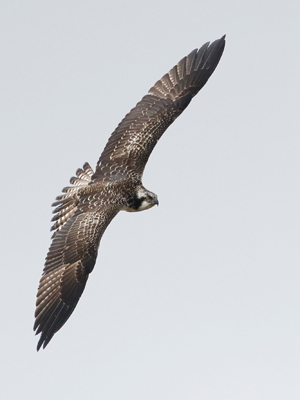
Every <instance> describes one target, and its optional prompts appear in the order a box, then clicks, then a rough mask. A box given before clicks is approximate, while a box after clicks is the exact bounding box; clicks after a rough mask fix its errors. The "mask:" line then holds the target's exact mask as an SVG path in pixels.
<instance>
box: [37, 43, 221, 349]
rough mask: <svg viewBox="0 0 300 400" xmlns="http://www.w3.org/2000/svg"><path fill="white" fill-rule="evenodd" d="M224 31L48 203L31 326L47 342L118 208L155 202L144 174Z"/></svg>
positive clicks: (78, 291)
mask: <svg viewBox="0 0 300 400" xmlns="http://www.w3.org/2000/svg"><path fill="white" fill-rule="evenodd" d="M224 46H225V36H223V37H222V38H221V39H218V40H216V41H214V42H213V43H211V44H210V43H206V44H204V45H203V46H202V47H201V48H200V49H199V50H198V49H195V50H193V51H192V52H191V53H190V54H189V55H187V56H186V57H184V58H183V59H182V60H181V61H179V63H178V64H177V65H175V67H173V68H172V69H171V70H170V71H169V72H168V73H167V74H166V75H164V76H163V77H162V78H161V79H160V80H159V81H157V82H156V83H155V85H154V86H152V87H151V89H150V90H149V92H148V94H147V95H146V96H144V97H143V98H142V100H141V101H140V102H139V103H137V105H136V106H135V107H134V108H133V109H132V110H131V111H130V112H129V113H128V114H127V115H126V116H125V118H124V119H123V120H122V121H121V123H120V124H119V125H118V127H117V128H116V130H115V131H114V132H113V133H112V135H111V136H110V138H109V140H108V143H107V144H106V147H105V148H104V151H103V153H102V154H101V156H100V158H99V161H98V163H97V166H96V169H95V171H93V170H92V168H91V167H90V165H89V164H88V163H85V164H84V165H83V168H82V169H78V170H77V172H76V175H77V177H73V178H71V180H70V183H71V184H72V185H73V186H71V187H66V188H64V189H63V194H62V195H61V196H58V197H57V198H56V201H55V202H54V203H53V206H55V207H56V208H55V210H54V211H53V213H54V214H55V215H54V217H53V219H52V221H55V223H54V225H53V226H52V228H51V230H54V234H53V236H52V239H53V240H52V243H51V246H50V248H49V251H48V254H47V257H46V261H45V266H44V270H43V275H42V278H41V280H40V283H39V287H38V292H37V300H36V311H35V318H36V319H35V324H34V330H35V331H36V334H39V333H41V336H40V338H39V342H38V345H37V350H39V349H40V347H41V346H43V348H45V347H46V346H47V344H48V343H49V341H50V340H51V339H52V337H53V335H54V334H55V333H56V332H57V331H58V330H59V329H60V328H61V327H62V326H63V325H64V323H65V322H66V321H67V320H68V318H69V317H70V315H71V314H72V312H73V311H74V309H75V307H76V305H77V302H78V300H79V299H80V296H81V295H82V292H83V290H84V288H85V285H86V282H87V279H88V277H89V274H90V273H91V272H92V271H93V268H94V265H95V263H96V258H97V253H98V247H99V243H100V239H101V237H102V235H103V233H104V231H105V229H106V228H107V226H108V225H109V223H110V222H111V220H112V219H113V218H114V217H115V216H116V215H117V214H118V212H119V211H121V210H125V211H142V210H147V209H149V208H151V207H153V206H154V205H158V199H157V196H156V194H154V193H152V192H150V191H149V190H147V189H145V187H144V186H143V184H142V175H143V171H144V168H145V165H146V163H147V161H148V158H149V156H150V154H151V152H152V150H153V148H154V146H155V145H156V143H157V141H158V140H159V138H160V137H161V136H162V134H163V133H164V132H165V130H166V129H167V128H168V127H169V126H170V125H171V124H172V122H173V121H174V120H175V119H176V118H177V117H178V116H179V115H180V114H181V113H182V111H183V110H184V109H185V108H186V107H187V106H188V104H189V103H190V101H191V99H192V98H193V97H194V96H195V95H196V94H197V93H198V92H199V90H200V89H201V88H202V87H203V86H204V85H205V84H206V82H207V80H208V79H209V77H210V76H211V74H212V73H213V72H214V70H215V68H216V66H217V65H218V63H219V60H220V58H221V56H222V53H223V50H224Z"/></svg>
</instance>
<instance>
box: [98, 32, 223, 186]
mask: <svg viewBox="0 0 300 400" xmlns="http://www.w3.org/2000/svg"><path fill="white" fill-rule="evenodd" d="M224 46H225V36H223V37H222V38H221V39H218V40H216V41H215V42H213V43H212V44H210V45H209V43H206V44H204V45H203V46H202V47H201V48H200V49H199V50H197V49H196V50H194V51H192V52H191V53H190V54H189V55H188V56H186V57H184V58H183V59H182V60H181V61H179V63H178V64H177V65H175V67H174V68H172V69H171V70H170V71H169V73H167V74H166V75H164V76H163V77H162V78H161V79H160V80H159V81H158V82H156V84H155V85H154V86H153V87H152V88H151V89H150V90H149V92H148V94H147V95H146V96H144V97H143V98H142V100H141V101H140V102H139V103H138V104H137V105H136V107H135V108H133V109H132V110H131V111H130V112H129V114H127V115H126V116H125V118H124V119H123V120H122V122H121V123H120V124H119V126H118V127H117V128H116V130H115V131H114V132H113V133H112V135H111V137H110V138H109V140H108V143H107V145H106V147H105V149H104V151H103V153H102V154H101V157H100V159H99V161H98V164H97V167H96V171H95V174H94V175H93V176H92V180H93V181H102V180H115V179H118V178H120V177H122V176H124V175H125V176H131V175H133V176H137V177H138V178H140V177H141V176H142V174H143V171H144V168H145V165H146V163H147V161H148V158H149V156H150V154H151V152H152V150H153V148H154V146H155V145H156V143H157V141H158V140H159V138H160V137H161V135H162V134H163V133H164V132H165V130H166V129H167V128H168V127H169V126H170V125H171V123H172V122H173V121H174V120H175V119H176V118H177V117H178V116H179V115H180V114H181V113H182V111H183V110H184V109H185V108H186V107H187V106H188V104H189V103H190V101H191V99H192V98H193V97H194V96H195V95H196V94H197V93H198V92H199V90H200V89H201V88H202V87H203V86H204V85H205V83H206V82H207V80H208V79H209V77H210V76H211V74H212V73H213V72H214V70H215V68H216V66H217V65H218V62H219V60H220V58H221V56H222V53H223V50H224Z"/></svg>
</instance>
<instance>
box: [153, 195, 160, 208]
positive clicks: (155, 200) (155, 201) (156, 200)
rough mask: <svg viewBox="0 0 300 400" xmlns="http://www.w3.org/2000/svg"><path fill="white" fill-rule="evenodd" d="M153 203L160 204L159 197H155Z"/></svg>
mask: <svg viewBox="0 0 300 400" xmlns="http://www.w3.org/2000/svg"><path fill="white" fill-rule="evenodd" d="M153 205H155V206H158V205H159V202H158V198H157V197H155V199H153Z"/></svg>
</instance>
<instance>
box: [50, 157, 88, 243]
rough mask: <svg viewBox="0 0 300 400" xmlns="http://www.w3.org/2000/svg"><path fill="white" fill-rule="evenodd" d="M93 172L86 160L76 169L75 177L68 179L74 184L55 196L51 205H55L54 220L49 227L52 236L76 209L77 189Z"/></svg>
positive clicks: (85, 184) (86, 183) (84, 183)
mask: <svg viewBox="0 0 300 400" xmlns="http://www.w3.org/2000/svg"><path fill="white" fill-rule="evenodd" d="M93 174H94V171H93V169H92V168H91V166H90V165H89V164H88V163H87V162H86V163H84V165H83V167H82V168H78V169H77V171H76V177H75V176H73V177H72V178H71V179H70V183H71V185H74V186H68V187H65V188H63V190H62V192H63V193H64V194H62V195H60V196H57V197H56V201H55V202H54V203H53V204H52V206H53V207H56V208H55V209H54V211H53V213H54V214H55V215H54V216H53V218H52V219H51V221H55V223H54V224H53V226H52V227H51V231H55V232H54V233H53V235H52V238H53V237H54V236H55V235H56V233H57V231H58V230H60V229H61V228H62V226H63V225H64V224H65V223H66V222H67V221H68V219H69V218H70V217H72V215H73V214H74V213H75V211H76V210H77V205H78V196H77V194H78V191H79V190H80V189H81V188H82V187H84V186H87V185H88V184H89V183H90V181H91V177H92V175H93Z"/></svg>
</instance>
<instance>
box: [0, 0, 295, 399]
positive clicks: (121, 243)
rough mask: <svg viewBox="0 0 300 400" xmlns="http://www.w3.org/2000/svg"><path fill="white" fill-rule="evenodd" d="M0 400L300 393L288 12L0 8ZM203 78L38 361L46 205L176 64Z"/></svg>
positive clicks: (177, 4) (238, 5)
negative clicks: (206, 60)
mask: <svg viewBox="0 0 300 400" xmlns="http://www.w3.org/2000/svg"><path fill="white" fill-rule="evenodd" d="M0 9H1V12H0V37H1V40H0V51H1V60H2V61H1V63H0V87H1V89H0V101H1V107H0V110H1V111H0V112H1V146H0V151H1V164H2V229H1V233H0V234H1V242H2V244H3V248H2V280H1V282H2V283H1V302H0V304H1V305H0V307H1V316H2V329H1V344H0V359H1V361H0V376H1V385H0V394H1V398H3V399H6V400H15V399H24V400H27V399H30V400H36V399H43V400H48V399H54V398H55V399H57V400H60V399H69V398H72V399H74V400H77V399H83V398H87V399H90V400H94V399H95V400H98V399H105V400H115V399H130V400H140V399H143V400H144V399H145V400H152V399H158V400H160V399H161V400H165V399H172V400H181V399H188V400H198V399H199V400H200V399H201V400H202V399H205V400H220V399H222V400H224V399H226V400H227V399H228V400H240V399H243V400H248V399H255V400H257V399H272V400H276V399H278V400H279V399H280V400H282V399H299V396H300V380H299V373H300V358H299V349H300V339H299V338H300V321H299V315H300V310H299V308H300V307H299V304H300V302H299V300H300V295H299V278H300V272H299V259H300V250H299V249H300V245H299V244H300V243H299V242H300V241H299V239H300V232H299V230H300V212H299V204H300V190H299V164H300V162H299V155H300V154H299V152H300V151H299V145H300V140H299V125H300V116H299V90H300V85H299V69H300V51H299V43H298V41H299V34H300V28H299V13H300V6H299V3H298V2H297V1H264V2H261V1H244V2H242V1H209V2H208V1H206V2H203V1H185V2H182V1H176V0H172V1H163V2H162V1H161V0H160V1H158V0H152V1H151V2H142V1H127V2H121V1H111V2H110V3H109V4H108V3H107V2H104V1H103V2H99V1H86V2H84V1H73V2H71V1H51V2H50V1H43V2H39V1H30V0H29V1H27V2H23V1H4V0H2V1H1V7H0ZM225 33H226V34H227V45H226V48H225V52H224V54H223V57H222V59H221V61H220V64H219V66H218V67H217V69H216V71H215V72H214V74H213V76H212V77H211V79H210V80H209V82H208V83H207V85H206V86H205V88H204V89H203V90H202V91H201V92H200V93H199V94H198V95H197V97H196V98H195V99H194V100H193V101H192V103H191V104H190V106H189V107H188V108H187V109H186V110H185V112H184V113H183V114H182V115H181V117H180V118H179V119H178V120H177V121H176V122H175V123H174V124H173V125H172V126H171V127H170V129H169V130H168V131H167V132H166V133H165V135H164V136H163V137H162V139H161V140H160V142H159V143H158V145H157V146H156V148H155V150H154V152H153V154H152V155H151V157H150V160H149V163H148V165H147V168H146V171H145V174H144V185H145V186H146V187H147V188H148V189H150V190H152V191H154V192H155V193H157V194H158V197H159V201H160V206H159V207H158V208H153V209H151V210H149V211H146V212H143V213H137V214H132V213H120V214H119V215H118V216H117V218H115V220H114V221H113V222H112V223H111V225H110V226H109V228H108V229H107V231H106V233H105V235H104V237H103V239H102V242H101V245H100V250H99V256H98V260H97V264H96V267H95V270H94V271H93V273H92V274H91V276H90V279H89V281H88V284H87V287H86V290H85V292H84V294H83V296H82V298H81V300H80V302H79V304H78V307H77V308H76V310H75V312H74V314H73V315H72V317H71V318H70V320H69V321H68V322H67V324H66V325H65V326H64V327H63V328H62V330H61V331H60V332H58V333H57V334H56V335H55V337H54V338H53V340H52V341H51V343H50V344H49V346H48V347H47V349H46V350H45V351H40V352H39V353H36V350H35V347H36V343H37V338H36V337H35V336H34V335H33V331H32V326H33V313H34V303H35V295H36V289H37V285H38V281H39V279H40V276H41V273H42V269H43V263H44V258H45V256H46V253H47V249H48V247H49V244H50V233H49V228H50V223H49V220H50V218H51V207H50V204H51V203H52V201H53V200H54V198H55V197H56V196H57V195H59V194H60V192H61V189H62V188H63V187H64V186H67V185H68V181H69V178H70V177H71V176H73V175H74V173H75V171H76V169H77V168H78V167H81V166H82V164H83V163H84V162H85V161H88V162H89V163H90V164H91V165H92V166H93V167H94V166H95V164H96V162H97V160H98V157H99V156H100V153H101V151H102V149H103V147H104V145H105V143H106V141H107V139H108V137H109V135H110V133H111V132H112V131H113V130H114V128H115V127H116V126H117V124H118V123H119V122H120V120H121V119H122V118H123V117H124V115H125V114H126V113H127V112H128V111H129V110H130V109H131V108H132V107H133V106H134V105H135V104H136V103H137V101H139V100H140V98H141V97H142V96H143V95H144V94H146V92H147V91H148V89H149V88H150V87H151V86H152V85H153V84H154V83H155V82H156V81H157V80H158V79H159V78H161V76H162V75H163V74H165V73H166V72H167V71H168V70H169V69H170V68H171V67H172V66H173V65H174V64H175V63H177V62H178V61H179V60H180V59H181V58H182V57H183V56H185V55H186V54H188V53H189V52H190V51H191V50H193V49H194V48H197V47H199V46H201V45H202V44H203V43H205V42H206V41H213V40H215V39H217V38H220V37H221V36H222V35H223V34H225Z"/></svg>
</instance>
